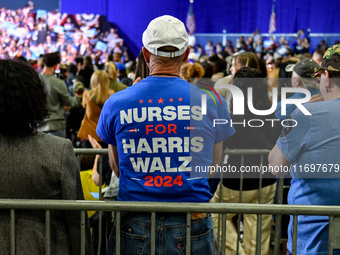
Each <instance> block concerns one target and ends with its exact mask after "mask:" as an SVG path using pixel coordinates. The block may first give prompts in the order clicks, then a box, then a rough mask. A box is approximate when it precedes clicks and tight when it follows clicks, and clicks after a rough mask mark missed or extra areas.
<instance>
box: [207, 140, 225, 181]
mask: <svg viewBox="0 0 340 255" xmlns="http://www.w3.org/2000/svg"><path fill="white" fill-rule="evenodd" d="M222 150H223V141H222V142H219V143H216V144H215V145H214V149H213V162H212V163H211V166H215V167H216V168H217V166H219V165H220V163H221V156H222ZM215 174H216V171H214V172H213V173H211V172H209V178H212V177H213V176H214V175H215Z"/></svg>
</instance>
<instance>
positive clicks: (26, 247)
mask: <svg viewBox="0 0 340 255" xmlns="http://www.w3.org/2000/svg"><path fill="white" fill-rule="evenodd" d="M0 72H1V79H0V120H1V125H0V155H1V159H0V171H1V180H0V187H1V188H0V189H1V191H0V194H1V198H6V199H68V200H83V199H84V197H83V192H82V187H81V183H80V176H79V168H78V164H77V160H76V158H75V156H74V152H73V148H72V143H71V141H69V140H66V139H63V138H59V137H56V136H52V135H48V134H44V133H41V132H38V131H37V126H38V125H39V124H40V123H41V122H42V121H43V120H44V119H45V117H46V116H47V114H48V111H47V106H46V105H47V99H46V94H45V91H44V85H43V83H42V81H41V80H40V78H39V76H38V74H37V72H36V71H35V70H34V69H33V67H31V66H29V65H28V64H25V63H20V62H14V61H11V60H0ZM80 227H81V221H80V212H79V211H51V221H50V228H51V229H50V235H51V247H50V248H51V254H60V255H62V254H63V255H64V254H80V239H81V236H80ZM45 231H46V226H45V211H43V210H16V211H15V250H16V252H17V254H23V253H25V254H28V255H30V254H32V255H33V254H45V253H46V252H45V241H46V239H45ZM9 232H10V215H9V213H8V211H7V210H0V236H1V238H0V250H1V251H2V253H4V254H9V253H10V252H9V251H10V250H11V248H10V246H11V239H10V236H9V235H8V233H9ZM6 252H7V253H6ZM86 254H93V249H92V241H91V234H90V228H89V225H88V221H87V220H86Z"/></svg>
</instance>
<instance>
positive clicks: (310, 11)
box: [61, 0, 340, 55]
mask: <svg viewBox="0 0 340 255" xmlns="http://www.w3.org/2000/svg"><path fill="white" fill-rule="evenodd" d="M272 3H273V1H272V0H195V1H194V4H193V7H194V14H195V20H196V33H221V32H222V31H223V29H226V30H227V32H228V33H239V32H241V33H249V32H253V31H254V30H255V29H257V28H258V29H260V31H261V32H263V33H266V32H268V27H269V19H270V15H271V9H272ZM188 7H189V0H170V1H165V0H122V1H115V0H62V1H61V11H62V12H67V13H96V14H102V15H106V16H107V18H108V20H109V21H110V22H112V23H113V24H114V25H115V26H116V27H117V28H118V29H119V34H120V35H121V36H122V37H123V38H124V39H125V41H126V43H127V45H128V46H129V48H130V49H131V50H132V52H133V53H134V54H135V55H136V54H138V52H139V49H140V48H141V46H142V33H143V31H144V30H145V28H146V26H147V24H148V23H149V22H150V21H151V20H152V19H153V18H155V17H157V16H160V15H164V14H169V15H173V16H175V17H177V18H179V19H180V20H182V21H183V22H185V19H186V14H187V12H188ZM339 8H340V3H339V1H338V0H323V1H321V2H320V0H309V1H306V0H277V1H276V15H277V20H276V26H277V30H276V32H277V33H293V32H294V33H295V32H297V30H298V29H301V28H304V29H305V30H306V29H307V28H310V29H311V32H313V33H340V29H339V24H340V15H339V14H338V11H339Z"/></svg>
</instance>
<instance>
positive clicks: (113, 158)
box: [109, 144, 119, 178]
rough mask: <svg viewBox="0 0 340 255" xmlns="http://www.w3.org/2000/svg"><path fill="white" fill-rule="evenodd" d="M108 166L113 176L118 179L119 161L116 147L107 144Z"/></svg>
mask: <svg viewBox="0 0 340 255" xmlns="http://www.w3.org/2000/svg"><path fill="white" fill-rule="evenodd" d="M109 160H110V166H111V169H112V170H113V172H114V173H115V175H116V176H117V177H118V178H119V167H118V166H119V160H118V150H117V146H115V145H111V144H109Z"/></svg>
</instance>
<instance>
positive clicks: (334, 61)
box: [316, 44, 340, 73]
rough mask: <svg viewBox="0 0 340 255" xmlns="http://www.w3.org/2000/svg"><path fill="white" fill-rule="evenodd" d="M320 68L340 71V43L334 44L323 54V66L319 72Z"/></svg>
mask: <svg viewBox="0 0 340 255" xmlns="http://www.w3.org/2000/svg"><path fill="white" fill-rule="evenodd" d="M320 70H328V71H335V72H340V44H336V45H333V46H332V47H330V48H328V49H327V51H326V52H325V54H324V55H323V58H322V63H321V67H320V68H319V69H318V70H317V72H319V71H320ZM317 72H316V73H317Z"/></svg>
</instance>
